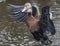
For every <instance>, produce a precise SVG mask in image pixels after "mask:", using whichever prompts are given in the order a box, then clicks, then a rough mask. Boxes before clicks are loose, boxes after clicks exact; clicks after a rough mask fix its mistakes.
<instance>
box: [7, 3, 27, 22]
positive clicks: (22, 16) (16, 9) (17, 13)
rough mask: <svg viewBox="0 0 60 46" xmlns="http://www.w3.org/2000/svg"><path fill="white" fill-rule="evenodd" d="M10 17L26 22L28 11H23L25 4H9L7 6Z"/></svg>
mask: <svg viewBox="0 0 60 46" xmlns="http://www.w3.org/2000/svg"><path fill="white" fill-rule="evenodd" d="M7 8H8V11H9V14H10V17H12V18H14V19H17V20H19V21H20V22H26V19H27V13H26V12H24V13H22V12H21V11H22V9H23V8H24V7H23V6H19V5H12V4H9V5H8V6H7Z"/></svg>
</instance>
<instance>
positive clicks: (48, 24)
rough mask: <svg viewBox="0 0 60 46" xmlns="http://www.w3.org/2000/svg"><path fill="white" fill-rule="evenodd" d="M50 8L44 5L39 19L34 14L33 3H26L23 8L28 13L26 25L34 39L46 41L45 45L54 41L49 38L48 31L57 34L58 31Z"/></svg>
mask: <svg viewBox="0 0 60 46" xmlns="http://www.w3.org/2000/svg"><path fill="white" fill-rule="evenodd" d="M49 9H50V8H49V6H45V7H43V8H42V9H41V10H42V13H41V15H40V18H39V19H37V18H35V17H34V16H33V14H32V5H31V3H29V2H28V3H25V4H24V8H23V10H22V12H27V13H28V15H27V16H28V17H27V20H26V25H27V27H28V29H29V31H30V32H31V34H32V35H33V37H34V39H35V40H36V41H38V42H39V41H40V42H41V43H44V44H45V45H48V44H49V43H52V41H51V40H49V38H48V35H47V33H48V34H49V33H50V34H51V35H55V33H56V30H55V26H54V23H53V22H52V20H51V19H50V13H49ZM39 13H40V12H39Z"/></svg>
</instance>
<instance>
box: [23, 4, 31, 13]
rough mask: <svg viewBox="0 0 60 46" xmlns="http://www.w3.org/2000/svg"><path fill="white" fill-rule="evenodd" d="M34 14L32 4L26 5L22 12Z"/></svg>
mask: <svg viewBox="0 0 60 46" xmlns="http://www.w3.org/2000/svg"><path fill="white" fill-rule="evenodd" d="M25 11H26V12H32V6H31V4H30V3H26V4H25V5H24V9H23V10H22V12H25Z"/></svg>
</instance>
